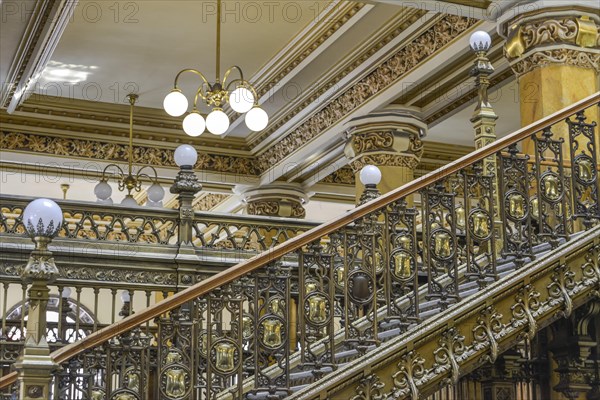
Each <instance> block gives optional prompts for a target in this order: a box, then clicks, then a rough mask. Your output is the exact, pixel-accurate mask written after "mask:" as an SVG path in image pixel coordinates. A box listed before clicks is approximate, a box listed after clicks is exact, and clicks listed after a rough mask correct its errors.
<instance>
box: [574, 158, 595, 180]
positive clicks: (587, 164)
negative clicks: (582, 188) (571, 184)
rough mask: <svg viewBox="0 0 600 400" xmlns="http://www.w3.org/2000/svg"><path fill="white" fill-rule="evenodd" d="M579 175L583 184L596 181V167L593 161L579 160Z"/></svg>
mask: <svg viewBox="0 0 600 400" xmlns="http://www.w3.org/2000/svg"><path fill="white" fill-rule="evenodd" d="M576 167H577V174H578V177H579V179H580V180H581V181H582V182H585V183H589V182H591V181H593V180H594V167H593V165H592V160H590V159H589V158H587V157H582V158H579V159H578V160H577V162H576Z"/></svg>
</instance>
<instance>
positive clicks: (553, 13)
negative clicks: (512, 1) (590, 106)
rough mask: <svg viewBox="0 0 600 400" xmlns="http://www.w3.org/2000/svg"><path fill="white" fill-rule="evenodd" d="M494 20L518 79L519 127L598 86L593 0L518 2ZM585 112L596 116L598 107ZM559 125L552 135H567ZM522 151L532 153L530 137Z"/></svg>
mask: <svg viewBox="0 0 600 400" xmlns="http://www.w3.org/2000/svg"><path fill="white" fill-rule="evenodd" d="M498 22H499V23H498V30H499V33H500V34H501V35H502V36H504V37H505V38H506V44H505V55H506V57H507V59H508V60H509V62H510V65H511V68H512V70H513V71H514V73H515V74H516V76H517V79H518V85H519V105H520V111H521V124H522V126H526V125H528V124H530V123H532V122H534V121H536V120H538V119H540V118H543V117H545V116H547V115H550V114H552V113H554V112H556V111H558V110H561V109H563V108H565V107H567V106H569V105H571V104H573V103H574V102H577V101H578V100H581V99H583V98H585V97H587V96H589V95H591V94H593V93H595V92H597V91H598V90H599V89H600V79H599V73H600V35H599V32H600V15H599V14H598V3H597V2H596V1H595V0H592V1H581V0H573V1H563V0H545V1H537V2H535V3H529V4H519V5H518V6H517V7H515V8H513V9H510V10H508V11H507V12H505V13H504V15H503V16H502V17H501V18H500V19H499V21H498ZM587 116H588V121H590V120H593V121H597V120H598V119H597V116H598V110H597V109H594V110H590V113H589V114H588V115H587ZM559 125H560V126H557V127H556V128H555V130H554V133H555V135H560V136H562V137H564V138H565V140H567V139H568V137H567V127H566V124H559ZM523 151H524V152H526V153H528V154H533V143H532V141H526V142H525V143H524V147H523ZM565 156H566V158H567V159H568V158H570V157H569V155H568V154H565Z"/></svg>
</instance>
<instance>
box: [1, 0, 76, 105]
mask: <svg viewBox="0 0 600 400" xmlns="http://www.w3.org/2000/svg"><path fill="white" fill-rule="evenodd" d="M77 3H78V0H60V1H53V0H37V1H36V2H35V5H34V9H33V12H32V14H31V17H30V19H29V22H28V24H27V28H26V30H25V33H24V35H23V37H22V39H21V42H20V44H19V46H18V49H17V51H16V54H15V56H14V58H13V61H12V64H11V66H10V69H9V71H8V74H7V76H6V82H3V85H2V88H1V89H0V90H1V92H0V105H1V106H2V108H6V110H7V111H8V112H9V113H12V112H13V111H14V110H15V109H16V108H17V106H19V105H20V104H21V103H22V102H23V101H24V100H25V99H26V98H27V96H28V95H29V94H31V92H32V88H33V86H34V85H35V84H36V82H37V81H38V79H39V77H40V76H41V74H42V72H43V70H44V68H46V64H47V63H48V62H49V61H50V57H51V56H52V53H53V52H54V49H55V48H56V45H57V44H58V41H59V39H60V37H61V36H62V34H63V32H64V30H65V28H66V27H67V24H68V22H69V19H70V18H71V15H73V11H74V10H75V7H76V6H77Z"/></svg>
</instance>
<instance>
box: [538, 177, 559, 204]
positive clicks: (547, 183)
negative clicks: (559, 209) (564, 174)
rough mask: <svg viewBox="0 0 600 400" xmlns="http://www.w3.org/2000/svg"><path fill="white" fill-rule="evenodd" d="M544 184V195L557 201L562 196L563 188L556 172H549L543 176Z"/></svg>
mask: <svg viewBox="0 0 600 400" xmlns="http://www.w3.org/2000/svg"><path fill="white" fill-rule="evenodd" d="M542 185H543V188H544V192H543V193H544V195H545V196H546V198H548V199H549V200H551V201H556V200H558V199H559V198H560V195H561V190H560V187H559V185H560V183H559V181H558V177H557V176H556V175H554V174H548V175H546V176H545V177H544V178H542Z"/></svg>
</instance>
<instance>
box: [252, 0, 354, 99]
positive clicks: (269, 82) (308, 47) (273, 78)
mask: <svg viewBox="0 0 600 400" xmlns="http://www.w3.org/2000/svg"><path fill="white" fill-rule="evenodd" d="M364 6H365V3H349V2H348V4H344V5H343V6H342V7H343V9H342V10H338V9H339V8H340V5H339V4H336V5H334V6H333V8H334V12H338V15H337V17H336V16H335V15H327V16H325V17H323V18H322V21H323V22H324V24H323V25H324V26H321V27H316V28H317V30H319V31H320V32H319V34H318V35H316V36H315V37H313V38H311V40H309V41H308V42H307V43H303V44H302V48H301V49H299V50H298V53H296V56H295V57H293V58H290V57H288V56H289V54H288V53H287V52H286V53H284V54H283V55H282V60H285V62H283V63H282V64H281V66H280V67H279V68H272V69H270V70H269V73H268V74H267V75H266V76H264V77H262V78H260V80H261V81H263V82H265V83H261V82H258V87H257V92H258V95H259V97H262V96H263V95H265V94H266V93H267V92H268V91H269V90H271V89H272V88H274V87H275V86H277V84H278V83H279V82H280V81H281V80H283V79H284V78H285V77H286V76H287V75H288V74H290V73H291V72H292V70H293V69H294V68H296V67H297V66H298V65H299V64H300V63H301V62H302V61H304V60H305V59H306V58H307V57H309V56H310V55H311V53H312V52H314V51H315V50H316V49H317V48H318V47H319V46H321V45H322V44H323V43H324V42H325V41H326V40H327V39H329V38H330V37H331V36H333V34H334V33H336V32H337V31H338V30H339V29H340V28H341V27H342V26H343V25H344V24H346V23H347V22H348V21H349V20H350V19H351V18H352V17H353V16H354V15H356V13H358V12H359V11H360V10H361V9H362V8H363V7H364ZM319 28H320V29H319ZM313 30H314V29H313ZM311 31H312V30H311ZM253 81H254V80H253Z"/></svg>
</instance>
